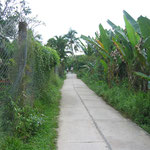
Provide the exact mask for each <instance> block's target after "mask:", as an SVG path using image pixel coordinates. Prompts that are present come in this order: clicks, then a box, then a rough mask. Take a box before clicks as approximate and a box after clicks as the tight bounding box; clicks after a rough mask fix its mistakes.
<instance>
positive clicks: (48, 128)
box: [0, 78, 63, 150]
mask: <svg viewBox="0 0 150 150" xmlns="http://www.w3.org/2000/svg"><path fill="white" fill-rule="evenodd" d="M62 84H63V80H60V79H58V78H57V79H56V78H55V79H53V78H52V79H51V81H50V84H49V87H48V88H47V90H45V92H44V93H43V95H42V97H41V98H40V99H37V100H36V101H35V104H34V109H35V108H36V110H38V112H40V113H41V114H43V120H44V123H43V125H42V126H41V127H40V128H39V129H38V130H37V132H36V133H35V134H34V135H32V136H30V137H29V138H28V140H26V141H24V140H22V139H20V138H18V137H17V136H6V137H5V138H4V140H2V141H1V143H0V149H1V150H56V138H57V128H58V115H59V100H60V98H61V93H60V88H61V86H62Z"/></svg>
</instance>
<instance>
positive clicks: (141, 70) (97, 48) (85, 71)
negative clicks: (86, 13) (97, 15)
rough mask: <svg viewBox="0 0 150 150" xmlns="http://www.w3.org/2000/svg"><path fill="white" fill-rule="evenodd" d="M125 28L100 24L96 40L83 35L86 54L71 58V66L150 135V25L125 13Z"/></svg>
mask: <svg viewBox="0 0 150 150" xmlns="http://www.w3.org/2000/svg"><path fill="white" fill-rule="evenodd" d="M124 20H125V25H126V28H125V29H122V28H121V27H119V26H116V25H115V24H114V23H112V22H111V21H110V20H108V23H109V24H110V25H111V27H112V29H113V30H105V29H104V28H103V26H102V25H101V24H100V25H99V31H100V33H95V35H96V36H95V37H94V38H92V37H90V36H84V35H82V36H81V38H82V39H83V40H84V42H83V41H82V40H80V47H81V48H82V50H83V51H84V53H85V55H81V56H76V57H69V58H68V60H67V62H68V67H69V66H73V67H74V69H75V71H76V72H77V74H78V77H80V78H81V79H82V80H83V81H84V82H85V83H86V84H87V85H88V86H89V87H90V88H91V89H93V90H94V91H95V92H96V93H97V94H98V95H100V96H102V97H103V98H104V99H105V100H106V101H107V102H108V103H109V104H110V105H112V106H114V107H115V108H116V109H117V110H119V111H121V112H122V113H123V114H124V115H125V116H126V117H129V118H131V119H132V120H133V121H135V122H136V123H137V124H139V125H140V126H141V127H142V128H144V129H145V130H146V131H148V132H150V119H149V118H150V113H149V112H150V93H149V86H148V83H149V81H150V78H149V75H150V70H149V64H150V61H149V57H150V47H149V43H150V42H149V36H150V35H149V33H150V30H149V23H150V20H149V19H148V18H146V17H143V16H140V17H139V18H138V20H137V21H135V20H134V19H133V18H132V17H131V16H130V15H129V14H128V13H127V12H126V11H124Z"/></svg>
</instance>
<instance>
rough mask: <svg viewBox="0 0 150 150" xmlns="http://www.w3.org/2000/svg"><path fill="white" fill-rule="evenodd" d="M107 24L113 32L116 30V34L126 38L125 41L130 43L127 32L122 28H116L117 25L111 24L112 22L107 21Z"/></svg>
mask: <svg viewBox="0 0 150 150" xmlns="http://www.w3.org/2000/svg"><path fill="white" fill-rule="evenodd" d="M107 23H108V24H109V25H110V26H111V27H112V28H113V30H114V31H115V32H116V33H119V34H120V35H122V36H123V37H124V39H125V40H126V41H128V42H129V40H128V37H127V36H126V35H125V32H124V30H123V29H122V28H121V27H119V26H116V25H115V24H114V23H113V22H111V21H110V20H107Z"/></svg>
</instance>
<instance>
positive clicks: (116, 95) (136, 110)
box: [80, 72, 150, 133]
mask: <svg viewBox="0 0 150 150" xmlns="http://www.w3.org/2000/svg"><path fill="white" fill-rule="evenodd" d="M80 76H81V77H82V78H81V79H82V80H83V81H84V82H85V83H86V84H87V85H88V86H89V87H90V88H91V89H92V90H93V91H95V92H96V93H97V94H98V95H99V96H102V97H103V98H104V100H105V101H106V102H107V103H108V104H110V105H112V106H113V107H114V108H116V109H117V110H119V111H120V112H121V113H122V114H123V115H124V116H126V117H128V118H130V119H132V120H133V121H134V122H136V123H137V124H138V125H139V126H141V127H142V128H143V129H145V130H146V131H147V132H149V133H150V92H147V93H145V92H143V91H135V90H134V89H129V88H128V83H127V81H126V80H124V81H122V83H120V84H114V85H113V87H112V88H109V87H108V84H107V82H106V81H101V80H99V79H97V78H93V77H92V76H93V75H91V74H88V73H85V72H84V73H83V74H82V75H81V72H80Z"/></svg>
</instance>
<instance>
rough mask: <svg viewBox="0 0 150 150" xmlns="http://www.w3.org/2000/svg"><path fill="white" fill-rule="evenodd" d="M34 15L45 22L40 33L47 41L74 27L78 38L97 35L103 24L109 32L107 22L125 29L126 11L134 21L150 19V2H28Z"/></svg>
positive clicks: (138, 0) (53, 0)
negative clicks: (124, 18) (141, 17)
mask: <svg viewBox="0 0 150 150" xmlns="http://www.w3.org/2000/svg"><path fill="white" fill-rule="evenodd" d="M28 2H29V5H30V8H31V10H32V14H33V15H38V19H39V20H41V21H43V22H45V24H46V26H39V27H37V28H36V29H35V31H36V32H38V33H39V34H41V35H42V38H43V42H44V43H46V42H47V40H48V39H49V38H51V37H53V36H55V35H64V34H66V33H67V32H68V30H69V29H70V28H72V29H74V30H76V31H77V32H78V35H79V36H80V35H81V34H84V35H90V36H94V34H95V32H96V31H98V26H99V24H100V23H101V24H102V25H103V26H104V28H107V29H109V28H110V26H109V25H108V24H107V22H106V21H107V19H109V20H111V21H112V22H113V23H115V24H116V25H119V26H121V27H123V28H124V20H123V10H126V11H127V12H128V13H129V14H130V15H131V16H132V17H133V18H135V19H137V18H138V17H139V16H140V15H142V16H147V17H148V18H150V8H149V7H150V0H28Z"/></svg>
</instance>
